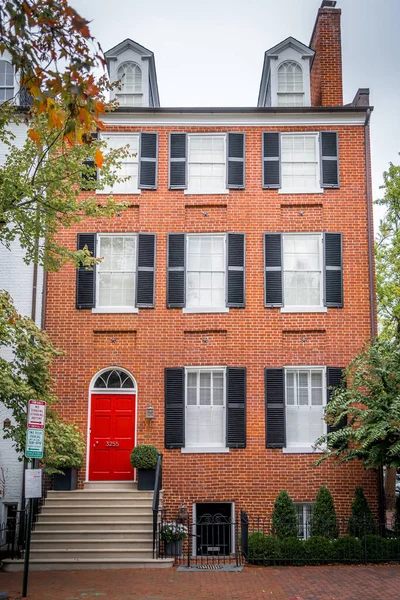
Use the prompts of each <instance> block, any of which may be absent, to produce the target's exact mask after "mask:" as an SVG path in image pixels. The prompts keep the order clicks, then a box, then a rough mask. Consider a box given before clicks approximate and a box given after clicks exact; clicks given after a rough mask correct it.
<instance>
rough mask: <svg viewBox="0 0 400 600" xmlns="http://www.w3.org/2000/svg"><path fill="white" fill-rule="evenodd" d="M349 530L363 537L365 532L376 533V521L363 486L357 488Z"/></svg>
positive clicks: (356, 535)
mask: <svg viewBox="0 0 400 600" xmlns="http://www.w3.org/2000/svg"><path fill="white" fill-rule="evenodd" d="M348 532H349V534H350V535H353V536H354V537H363V536H364V535H365V534H375V533H376V525H375V521H374V518H373V516H372V513H371V509H370V507H369V504H368V500H367V499H366V497H365V496H364V490H363V489H362V487H361V486H360V487H357V488H356V489H355V495H354V500H353V504H352V505H351V515H350V518H349V525H348Z"/></svg>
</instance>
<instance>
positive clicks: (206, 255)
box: [184, 234, 229, 312]
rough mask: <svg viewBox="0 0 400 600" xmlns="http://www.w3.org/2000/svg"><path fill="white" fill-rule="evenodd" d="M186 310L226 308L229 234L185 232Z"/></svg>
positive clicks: (219, 309)
mask: <svg viewBox="0 0 400 600" xmlns="http://www.w3.org/2000/svg"><path fill="white" fill-rule="evenodd" d="M186 244H187V246H186V256H187V263H186V264H187V267H186V308H184V311H185V312H212V311H218V312H220V311H227V310H229V309H227V308H226V292H225V289H226V258H225V256H226V235H225V234H212V235H209V234H200V235H192V234H190V235H187V236H186Z"/></svg>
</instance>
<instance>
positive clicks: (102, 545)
mask: <svg viewBox="0 0 400 600" xmlns="http://www.w3.org/2000/svg"><path fill="white" fill-rule="evenodd" d="M72 549H77V550H90V549H93V550H109V549H116V550H128V551H129V550H147V551H153V536H150V535H149V536H148V537H144V538H143V537H142V538H140V537H137V538H132V537H131V538H126V539H118V538H114V537H111V536H109V537H108V538H107V539H103V540H101V539H99V538H98V539H93V538H92V537H90V538H86V539H81V538H75V539H74V538H71V539H65V538H64V537H58V538H57V539H52V540H41V539H37V538H36V536H33V537H32V542H31V550H32V551H33V550H48V551H57V552H59V551H61V550H72Z"/></svg>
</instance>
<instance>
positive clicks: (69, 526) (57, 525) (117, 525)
mask: <svg viewBox="0 0 400 600" xmlns="http://www.w3.org/2000/svg"><path fill="white" fill-rule="evenodd" d="M58 516H59V515H57V517H58ZM124 516H125V515H124ZM85 517H86V519H83V520H81V521H69V520H64V521H60V520H59V519H58V518H54V519H45V520H44V519H43V517H42V515H40V520H39V521H38V523H36V525H35V532H36V531H41V532H43V531H49V530H53V531H54V530H59V531H60V530H64V531H82V530H85V531H100V532H101V531H103V529H107V530H119V531H121V530H123V531H137V530H140V529H147V528H149V529H151V531H152V530H153V529H152V528H153V520H152V519H147V518H146V519H137V518H136V519H131V518H129V519H126V520H121V519H119V520H118V519H117V520H115V521H109V520H105V519H103V520H100V521H99V520H93V519H92V516H91V515H85Z"/></svg>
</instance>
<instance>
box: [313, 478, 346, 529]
mask: <svg viewBox="0 0 400 600" xmlns="http://www.w3.org/2000/svg"><path fill="white" fill-rule="evenodd" d="M311 536H323V537H327V538H337V537H339V527H338V522H337V517H336V511H335V505H334V503H333V498H332V494H331V493H330V491H329V490H328V488H327V487H325V486H324V485H323V486H321V487H320V488H319V490H318V493H317V497H316V498H315V502H314V507H313V514H312V517H311Z"/></svg>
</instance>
